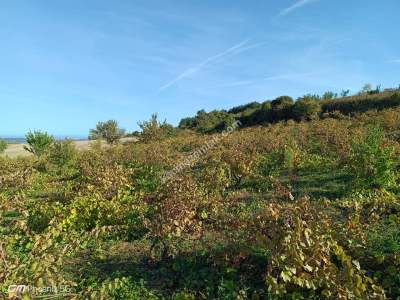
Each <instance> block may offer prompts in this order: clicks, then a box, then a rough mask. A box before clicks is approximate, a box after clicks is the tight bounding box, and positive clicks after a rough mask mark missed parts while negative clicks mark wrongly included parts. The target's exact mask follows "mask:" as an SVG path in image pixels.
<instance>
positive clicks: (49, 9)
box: [0, 0, 400, 136]
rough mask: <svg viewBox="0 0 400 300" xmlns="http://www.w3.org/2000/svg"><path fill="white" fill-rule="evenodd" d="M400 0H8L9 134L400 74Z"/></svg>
mask: <svg viewBox="0 0 400 300" xmlns="http://www.w3.org/2000/svg"><path fill="white" fill-rule="evenodd" d="M399 11H400V2H399V1H398V0H384V1H377V0H364V1H361V0H358V1H355V0H334V1H333V0H279V1H275V0H274V1H273V0H259V1H258V0H252V1H249V0H236V1H233V0H229V1H228V0H170V1H167V0H126V1H123V0H119V1H109V0H107V1H103V0H85V1H81V0H79V1H78V0H68V1H66V0H64V1H54V0H46V1H45V0H35V1H29V0H26V1H22V0H13V1H11V0H8V1H2V3H1V9H0V39H1V47H0V103H1V110H2V114H1V123H0V136H22V135H24V134H25V133H26V132H27V131H28V130H29V129H41V130H46V131H48V132H50V133H52V134H54V135H68V136H85V135H87V133H88V131H89V128H93V127H94V126H95V124H96V123H97V121H101V120H107V119H111V118H113V119H116V120H118V121H119V122H120V124H121V126H122V127H124V128H126V129H128V130H135V129H137V122H138V121H140V120H143V119H148V118H149V117H150V115H151V114H152V113H153V112H157V113H158V114H159V116H160V117H161V118H162V119H164V118H166V119H167V120H168V121H169V122H171V123H173V124H177V123H178V122H179V120H180V119H181V118H182V117H186V116H191V115H194V114H195V113H196V112H197V111H198V110H200V109H203V108H204V109H206V110H212V109H216V108H218V109H219V108H229V107H232V106H235V105H240V104H244V103H247V102H250V101H254V100H258V101H263V100H266V99H274V98H275V97H277V96H279V95H283V94H287V95H290V96H293V97H299V96H301V95H303V94H306V93H323V92H324V91H327V90H332V91H337V92H339V91H340V90H342V89H350V90H352V91H357V90H359V89H360V88H361V87H362V85H363V84H365V83H367V82H370V83H372V84H382V86H383V87H393V86H398V85H399V84H400V76H399V75H400V39H399V32H398V29H399V28H400V19H399Z"/></svg>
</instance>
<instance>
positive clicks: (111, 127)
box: [89, 120, 125, 144]
mask: <svg viewBox="0 0 400 300" xmlns="http://www.w3.org/2000/svg"><path fill="white" fill-rule="evenodd" d="M124 134H125V130H124V129H121V128H119V126H118V122H117V121H115V120H108V121H107V122H99V123H97V125H96V129H91V130H90V134H89V139H90V140H97V139H105V140H106V142H107V143H109V144H116V143H118V141H119V140H120V139H121V138H122V137H123V136H124Z"/></svg>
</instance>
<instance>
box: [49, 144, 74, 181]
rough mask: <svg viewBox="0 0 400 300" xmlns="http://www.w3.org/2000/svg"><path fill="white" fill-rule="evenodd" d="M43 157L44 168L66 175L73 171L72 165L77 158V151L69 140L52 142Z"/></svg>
mask: <svg viewBox="0 0 400 300" xmlns="http://www.w3.org/2000/svg"><path fill="white" fill-rule="evenodd" d="M43 158H44V162H43V163H44V164H45V165H46V170H47V171H49V172H51V173H54V174H56V175H61V174H64V175H67V174H70V173H74V172H75V171H74V165H75V162H76V159H77V151H76V149H75V147H74V145H73V144H72V141H70V140H65V141H56V142H54V143H53V144H52V145H51V146H50V147H49V149H48V150H47V151H46V153H45V155H44V156H43ZM66 173H67V174H66Z"/></svg>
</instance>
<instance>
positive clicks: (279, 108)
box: [271, 96, 294, 122]
mask: <svg viewBox="0 0 400 300" xmlns="http://www.w3.org/2000/svg"><path fill="white" fill-rule="evenodd" d="M293 103H294V101H293V98H292V97H289V96H280V97H278V98H276V99H275V100H274V101H272V102H271V108H272V113H271V117H272V118H271V119H272V120H271V121H274V122H277V121H281V120H288V119H290V118H291V115H292V107H293Z"/></svg>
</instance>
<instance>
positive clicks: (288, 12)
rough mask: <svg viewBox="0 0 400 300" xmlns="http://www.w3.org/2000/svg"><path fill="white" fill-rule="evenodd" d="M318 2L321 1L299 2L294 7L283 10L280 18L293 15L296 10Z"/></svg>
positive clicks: (305, 0)
mask: <svg viewBox="0 0 400 300" xmlns="http://www.w3.org/2000/svg"><path fill="white" fill-rule="evenodd" d="M316 1H319V0H298V1H297V2H296V3H294V4H293V5H291V6H289V7H287V8H285V9H283V10H281V12H280V13H279V14H278V17H282V16H286V15H288V14H290V13H292V12H293V11H295V10H296V9H299V8H301V7H303V6H305V5H307V4H310V3H312V2H316Z"/></svg>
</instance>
